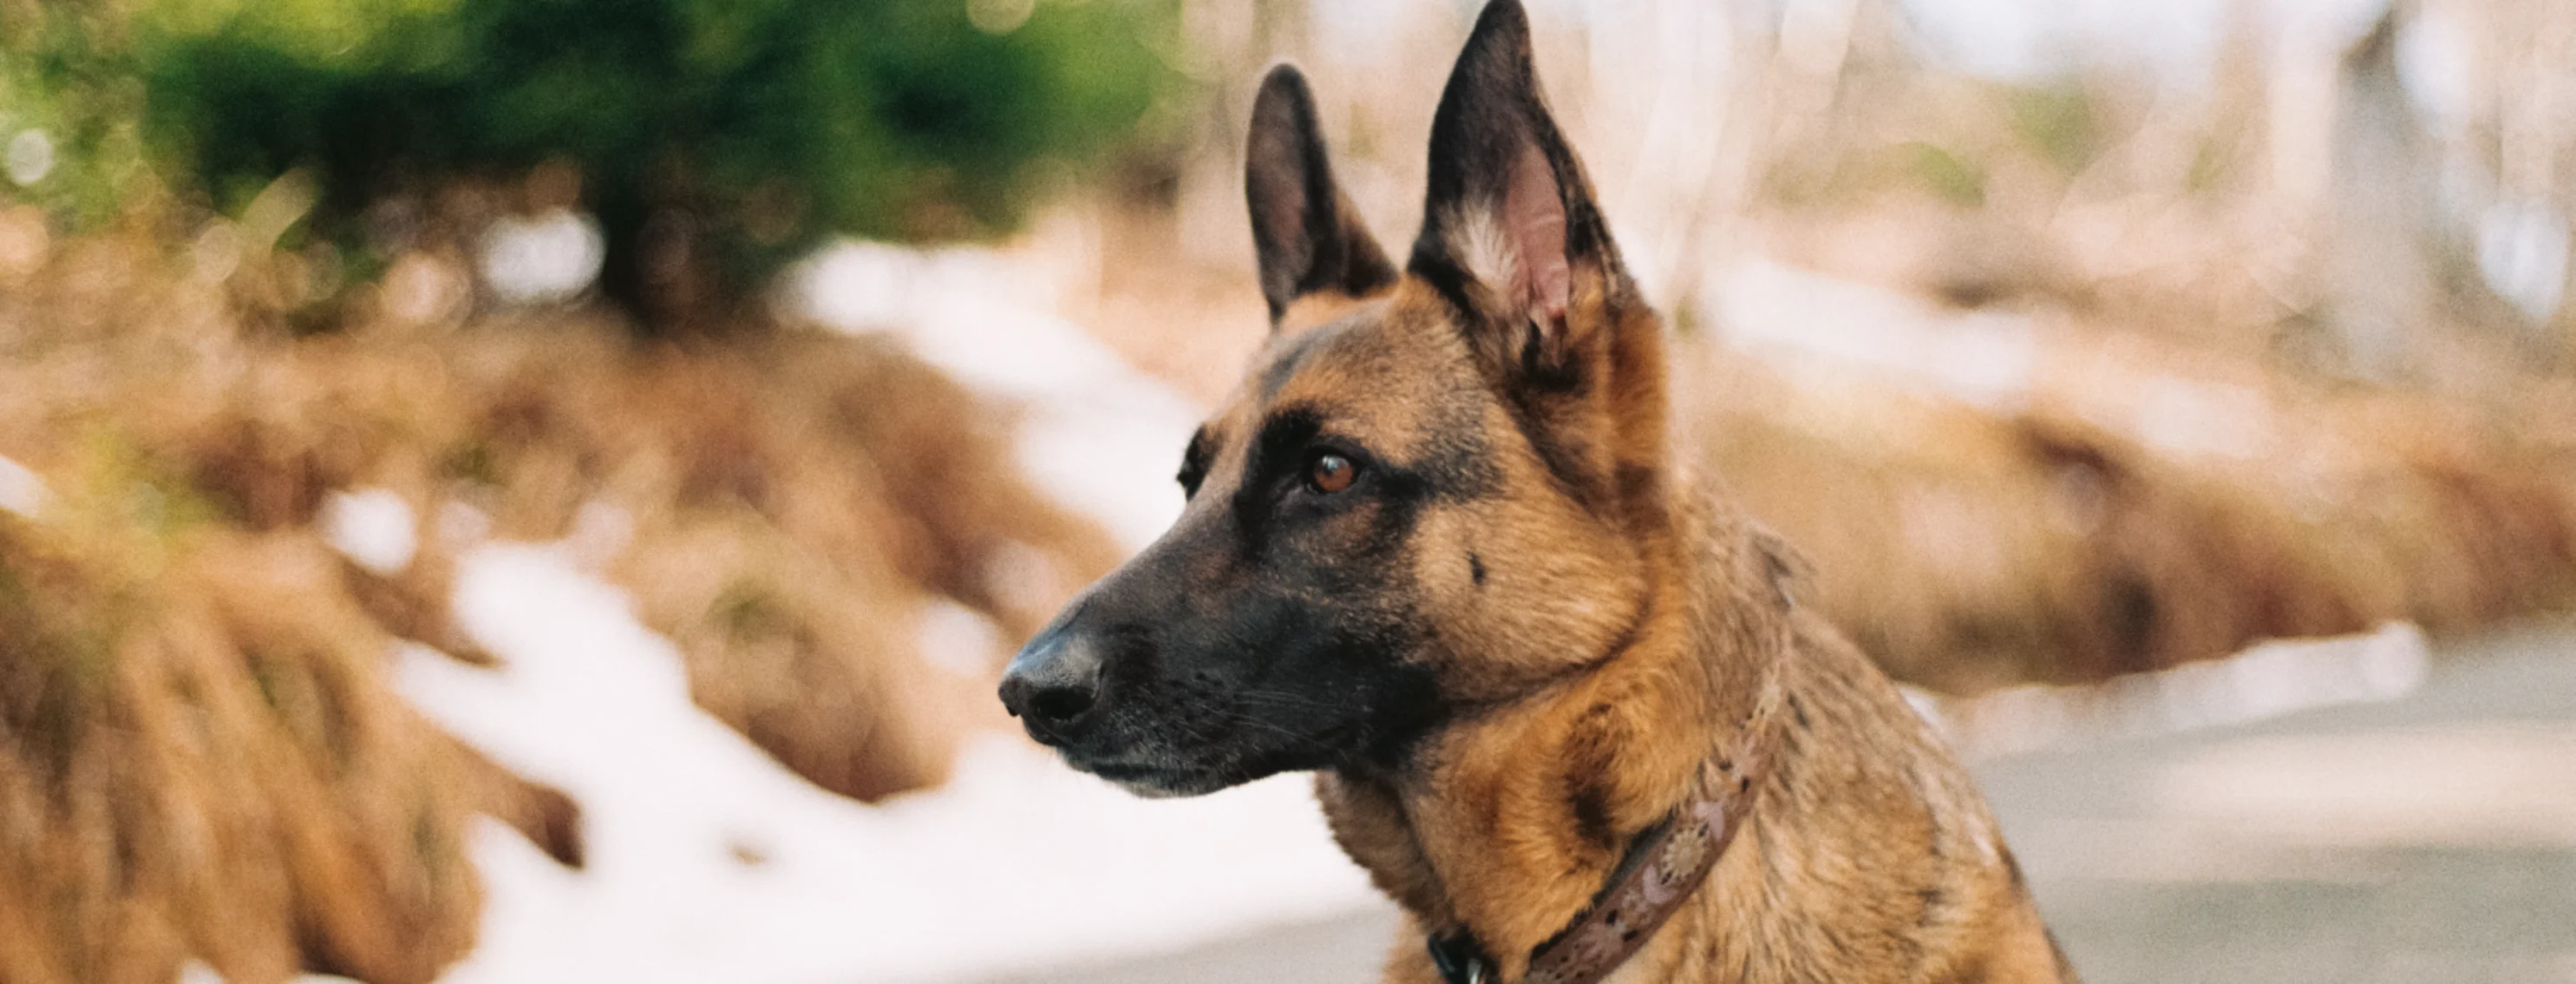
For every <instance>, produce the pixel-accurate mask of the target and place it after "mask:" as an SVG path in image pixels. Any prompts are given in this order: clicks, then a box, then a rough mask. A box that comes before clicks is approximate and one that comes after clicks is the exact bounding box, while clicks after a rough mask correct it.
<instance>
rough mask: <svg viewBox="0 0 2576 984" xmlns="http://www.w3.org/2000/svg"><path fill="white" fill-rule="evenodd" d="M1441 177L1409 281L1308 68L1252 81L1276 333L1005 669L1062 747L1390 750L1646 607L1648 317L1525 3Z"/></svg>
mask: <svg viewBox="0 0 2576 984" xmlns="http://www.w3.org/2000/svg"><path fill="white" fill-rule="evenodd" d="M1429 186H1430V187H1429V193H1428V195H1427V196H1426V198H1425V212H1424V215H1423V221H1422V232H1421V235H1420V237H1419V239H1418V240H1417V241H1416V242H1415V244H1414V247H1413V253H1412V256H1411V258H1410V260H1409V261H1408V262H1407V263H1406V265H1405V268H1404V269H1403V270H1402V271H1400V272H1399V271H1398V270H1397V269H1396V268H1395V267H1394V266H1393V265H1392V264H1391V263H1389V262H1388V260H1387V256H1386V253H1385V252H1384V251H1383V250H1381V249H1380V248H1379V246H1378V244H1377V242H1376V240H1375V239H1374V238H1372V237H1371V236H1370V235H1369V233H1368V230H1367V229H1366V228H1364V227H1363V226H1362V224H1361V222H1360V220H1359V218H1358V216H1357V215H1356V214H1355V213H1354V212H1353V210H1352V207H1351V204H1350V202H1349V200H1348V199H1347V198H1345V197H1344V196H1343V195H1342V193H1341V191H1340V190H1339V188H1338V187H1336V185H1335V184H1334V181H1333V174H1332V168H1331V166H1330V164H1329V163H1328V161H1327V159H1326V156H1325V150H1324V144H1323V140H1322V137H1321V135H1320V134H1319V133H1318V129H1317V126H1316V122H1315V112H1314V108H1313V104H1312V98H1311V96H1309V95H1308V92H1307V88H1306V83H1305V80H1304V78H1303V77H1302V76H1300V75H1299V74H1298V73H1297V71H1296V70H1295V69H1294V68H1291V67H1288V66H1284V65H1283V66H1280V67H1279V68H1276V69H1273V70H1272V71H1271V73H1270V75H1269V77H1268V78H1267V79H1266V80H1265V81H1264V82H1263V84H1262V87H1261V93H1260V96H1259V99H1258V100H1257V102H1256V104H1255V106H1254V109H1253V118H1252V128H1251V139H1250V143H1249V147H1248V150H1247V174H1246V195H1247V197H1248V199H1249V200H1250V204H1251V208H1252V229H1253V239H1254V242H1255V246H1256V248H1257V251H1258V254H1259V260H1260V271H1261V287H1262V293H1263V295H1264V296H1265V298H1266V299H1267V300H1268V302H1269V307H1270V318H1271V323H1272V333H1271V338H1270V342H1269V344H1268V345H1267V347H1266V348H1265V349H1264V351H1263V352H1262V353H1261V355H1260V356H1259V357H1258V358H1257V359H1256V360H1255V361H1254V364H1253V367H1252V370H1251V372H1250V373H1249V374H1248V375H1247V376H1246V378H1245V379H1244V381H1243V383H1242V384H1241V386H1240V388H1239V389H1238V391H1237V392H1236V394H1235V395H1234V397H1233V398H1232V400H1231V402H1230V404H1229V405H1228V406H1227V407H1226V408H1225V409H1224V411H1223V412H1221V413H1219V414H1217V415H1216V416H1215V417H1213V418H1211V419H1210V420H1208V421H1207V422H1206V424H1205V425H1203V426H1201V427H1200V428H1199V431H1198V434H1197V435H1196V436H1195V437H1194V438H1192V440H1191V441H1190V444H1189V448H1188V450H1187V452H1186V454H1185V455H1184V456H1183V458H1182V463H1181V469H1180V482H1181V485H1182V487H1183V488H1184V489H1185V490H1187V492H1188V494H1189V503H1188V505H1187V507H1186V508H1185V509H1184V511H1183V513H1182V515H1181V518H1180V520H1179V521H1178V522H1177V523H1176V524H1175V525H1174V526H1173V527H1172V529H1171V530H1170V532H1168V533H1166V534H1164V536H1163V537H1162V539H1161V540H1159V541H1157V542H1156V543H1155V544H1154V545H1153V546H1151V547H1149V548H1147V549H1146V550H1145V552H1144V553H1142V554H1140V555H1139V556H1137V557H1136V558H1135V559H1134V560H1132V561H1130V562H1128V563H1127V564H1126V566H1124V567H1121V568H1120V569H1119V570H1117V571H1116V572H1115V573H1112V574H1110V575H1109V576H1108V577H1107V578H1104V579H1102V580H1101V581H1100V583H1098V584H1096V585H1094V586H1092V587H1091V589H1090V590H1088V591H1086V592H1085V593H1084V594H1083V595H1082V596H1081V597H1080V598H1078V599H1076V600H1075V601H1074V602H1073V603H1072V604H1071V605H1069V606H1067V607H1066V609H1065V611H1064V612H1063V614H1061V615H1059V616H1058V617H1057V618H1056V620H1055V622H1054V624H1053V625H1051V626H1049V627H1048V628H1047V629H1046V630H1045V631H1043V632H1041V633H1040V634H1039V635H1038V636H1037V637H1036V638H1035V639H1033V640H1032V641H1030V642H1029V644H1028V646H1027V647H1026V648H1025V649H1023V650H1021V652H1020V654H1019V656H1018V658H1016V659H1014V660H1013V661H1012V663H1011V667H1010V670H1009V672H1008V673H1007V675H1006V676H1005V678H1004V680H1003V683H1002V700H1003V702H1004V703H1005V704H1006V705H1007V706H1008V707H1009V708H1010V710H1011V711H1012V713H1014V714H1016V715H1018V716H1019V718H1020V719H1021V721H1022V722H1023V723H1024V724H1025V725H1026V726H1027V728H1028V731H1029V733H1030V734H1031V735H1032V736H1034V737H1036V738H1037V739H1038V740H1040V741H1043V742H1046V743H1047V744H1050V745H1053V746H1055V747H1057V748H1059V749H1061V750H1062V751H1063V753H1064V755H1065V758H1066V759H1067V760H1068V761H1069V762H1071V763H1072V764H1073V765H1074V766H1076V767H1078V768H1081V769H1084V770H1086V771H1089V772H1093V773H1096V774H1099V775H1101V776H1103V777H1106V778H1108V779H1111V780H1113V781H1116V782H1118V783H1120V784H1121V785H1123V786H1125V787H1127V788H1129V789H1131V790H1134V791H1136V792H1140V793H1146V794H1156V795H1191V794H1197V793H1204V792H1209V791H1212V790H1216V789H1220V788H1223V787H1226V786H1230V785H1233V784H1236V783H1240V782H1245V781H1249V780H1252V779H1256V778H1259V777H1261V776H1264V775H1268V774H1271V773H1274V772H1280V771H1286V770H1296V769H1315V768H1348V767H1370V766H1373V767H1379V768H1391V767H1395V766H1398V765H1400V764H1401V763H1402V762H1403V761H1404V760H1405V758H1406V757H1407V754H1408V752H1409V750H1410V749H1411V748H1412V747H1413V746H1414V745H1415V743H1416V740H1417V739H1419V738H1421V737H1423V736H1424V735H1426V734H1428V733H1430V732H1431V731H1433V730H1435V729H1437V728H1439V727H1441V726H1442V725H1443V723H1444V722H1445V721H1447V720H1449V719H1450V718H1451V717H1452V716H1454V715H1457V714H1460V713H1465V712H1469V711H1471V710H1472V709H1473V708H1476V707H1478V706H1485V705H1491V704H1495V703H1500V702H1506V701H1510V700H1512V699H1514V698H1516V697H1518V696H1520V695H1523V694H1526V693H1529V692H1531V691H1532V690H1534V689H1535V688H1538V687H1541V686H1544V685H1545V684H1546V683H1548V682H1549V681H1551V680H1556V679H1561V678H1564V677H1565V676H1567V675H1569V674H1572V673H1578V672H1581V671H1582V669H1583V668H1585V667H1588V666H1590V665H1593V664H1595V663H1597V662H1599V661H1601V660H1604V659H1607V658H1609V657H1610V656H1612V655H1614V654H1615V653H1616V652H1617V651H1619V650H1620V649H1621V648H1622V647H1623V646H1625V645H1627V644H1628V642H1629V641H1630V640H1631V639H1632V638H1633V636H1634V634H1635V633H1636V632H1637V630H1638V627H1639V626H1640V624H1642V622H1643V619H1644V616H1645V612H1646V607H1647V602H1646V601H1645V599H1646V597H1647V595H1648V590H1647V587H1648V585H1647V581H1648V580H1649V578H1650V576H1651V570H1652V567H1653V563H1654V558H1653V557H1650V556H1649V555H1648V553H1647V552H1648V551H1649V550H1650V549H1654V548H1653V547H1651V546H1650V544H1653V543H1656V542H1658V540H1657V538H1655V537H1653V536H1650V535H1648V534H1650V533H1652V532H1653V531H1654V530H1655V529H1656V528H1657V527H1658V526H1659V525H1660V524H1662V523H1664V522H1666V521H1667V517H1666V516H1665V513H1664V509H1665V506H1664V502H1665V494H1664V490H1663V484H1664V481H1665V476H1664V473H1663V470H1662V469H1663V462H1664V455H1665V437H1664V429H1665V398H1664V392H1663V383H1664V367H1663V356H1662V347H1661V346H1662V342H1661V338H1660V326H1659V323H1658V322H1657V321H1656V319H1655V317H1654V315H1653V313H1652V312H1651V311H1650V310H1648V309H1647V307H1646V306H1645V304H1644V303H1643V302H1642V301H1641V300H1639V299H1638V298H1637V296H1636V289H1635V287H1634V285H1633V283H1632V282H1631V281H1630V279H1629V277H1628V275H1627V272H1626V271H1625V269H1624V268H1623V267H1622V266H1621V263H1620V260H1619V254H1618V250H1617V248H1616V247H1615V246H1614V245H1613V244H1612V242H1611V240H1610V235H1609V231H1608V229H1607V227H1606V226H1605V225H1604V224H1603V221H1602V218H1601V215H1600V213H1599V211H1598V210H1597V209H1596V208H1595V206H1594V203H1593V196H1592V190H1591V187H1590V184H1589V183H1588V182H1587V180H1586V179H1585V177H1584V173H1583V167H1582V164H1581V163H1580V162H1579V161H1577V160H1576V158H1575V155H1574V151H1573V149H1572V148H1571V147H1570V146H1568V145H1567V143H1566V142H1565V139H1564V137H1563V136H1562V135H1561V134H1560V133H1559V132H1558V130H1557V127H1556V124H1555V121H1554V120H1553V119H1552V118H1551V117H1550V115H1549V113H1548V110H1547V106H1546V103H1545V100H1544V99H1543V98H1542V97H1541V95H1540V92H1539V87H1538V80H1537V78H1536V74H1535V72H1534V70H1533V66H1532V62H1531V57H1530V35H1529V24H1528V21H1527V18H1526V16H1525V15H1524V14H1523V12H1522V11H1521V8H1520V5H1519V4H1518V3H1517V2H1514V0H1501V2H1496V3H1494V4H1492V5H1490V6H1489V7H1487V8H1486V10H1485V11H1484V13H1483V15H1482V16H1481V17H1479V18H1478V20H1477V23H1476V27H1475V30H1474V33H1473V34H1472V35H1471V36H1470V37H1469V38H1468V40H1467V44H1466V48H1465V51H1464V52H1463V53H1462V54H1461V55H1460V56H1459V59H1458V64H1457V67H1456V69H1455V70H1454V71H1453V72H1452V73H1451V76H1450V79H1449V83H1448V86H1447V88H1446V89H1445V90H1444V91H1443V92H1442V94H1441V97H1440V106H1439V109H1438V112H1437V114H1436V116H1435V119H1434V121H1433V124H1432V132H1431V155H1430V175H1429Z"/></svg>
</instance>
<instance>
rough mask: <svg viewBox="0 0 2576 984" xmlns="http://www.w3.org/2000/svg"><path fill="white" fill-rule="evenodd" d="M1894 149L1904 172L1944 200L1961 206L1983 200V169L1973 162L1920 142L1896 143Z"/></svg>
mask: <svg viewBox="0 0 2576 984" xmlns="http://www.w3.org/2000/svg"><path fill="white" fill-rule="evenodd" d="M1897 152H1898V153H1899V154H1901V155H1902V159H1903V161H1904V167H1905V169H1906V171H1907V172H1908V173H1911V174H1912V175H1914V177H1915V179H1916V180H1918V181H1920V182H1922V183H1923V186H1924V187H1925V188H1929V189H1931V191H1932V193H1933V194H1936V195H1939V196H1941V198H1942V199H1943V200H1944V201H1947V202H1949V203H1950V204H1953V205H1958V206H1961V207H1964V208H1977V207H1979V206H1982V205H1984V204H1985V203H1986V171H1985V169H1984V168H1982V167H1979V166H1978V165H1977V164H1976V163H1975V162H1973V161H1970V160H1967V159H1965V158H1962V157H1960V156H1959V155H1957V154H1953V153H1951V152H1949V151H1947V150H1944V149H1942V148H1941V147H1939V146H1937V145H1934V144H1930V143H1924V142H1922V141H1911V142H1908V143H1904V144H1900V145H1898V146H1897Z"/></svg>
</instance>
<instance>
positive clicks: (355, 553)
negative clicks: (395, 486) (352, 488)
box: [321, 489, 420, 575]
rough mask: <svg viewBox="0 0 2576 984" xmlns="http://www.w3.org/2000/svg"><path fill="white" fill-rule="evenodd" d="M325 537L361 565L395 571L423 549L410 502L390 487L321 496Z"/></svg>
mask: <svg viewBox="0 0 2576 984" xmlns="http://www.w3.org/2000/svg"><path fill="white" fill-rule="evenodd" d="M321 520H322V539H323V540H325V541H327V542H329V543H330V544H331V547H332V549H335V550H338V551H340V553H341V554H343V555H345V556H347V557H348V558H349V559H350V560H351V561H352V562H355V563H356V564H357V565H358V566H360V567H364V568H366V569H368V570H370V571H374V572H376V573H378V574H383V575H393V574H396V573H400V572H401V571H402V569H403V568H405V567H409V566H411V558H412V554H413V553H414V552H416V551H418V550H419V549H420V529H419V523H418V522H417V521H416V520H414V519H413V518H412V514H411V504H410V503H408V502H404V501H403V497H402V495H401V493H398V492H394V491H393V490H390V489H361V490H359V491H356V492H333V493H331V495H330V497H328V498H325V499H323V500H322V517H321Z"/></svg>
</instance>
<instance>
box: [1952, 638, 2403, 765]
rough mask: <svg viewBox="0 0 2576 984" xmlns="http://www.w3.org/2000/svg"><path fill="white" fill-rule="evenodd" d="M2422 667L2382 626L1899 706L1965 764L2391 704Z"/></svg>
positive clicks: (2401, 695)
mask: <svg viewBox="0 0 2576 984" xmlns="http://www.w3.org/2000/svg"><path fill="white" fill-rule="evenodd" d="M2431 666H2432V650H2431V645H2430V643H2428V642H2427V641H2426V640H2425V638H2424V631H2423V630H2422V629H2420V628H2417V627H2416V626H2415V624H2414V623H2412V622H2389V623H2387V624H2384V625H2381V626H2380V627H2379V628H2378V629H2376V630H2374V631H2371V632H2366V633H2360V634H2355V635H2346V636H2331V637H2325V638H2315V639H2274V640H2269V641H2266V642H2261V643H2257V644H2255V645H2253V646H2249V647H2247V648H2246V649H2244V650H2243V651H2241V652H2238V653H2236V654H2235V655H2232V656H2228V657H2226V658H2224V659H2214V660H2208V661H2205V662H2198V663H2186V664H2183V665H2181V666H2176V667H2172V668H2170V669H2164V670H2157V671H2154V672H2151V673H2133V674H2130V675H2128V676H2124V677H2119V678H2116V679H2113V680H2110V681H2108V682H2104V683H2098V684H2085V685H2080V686H2071V687H2060V686H2046V685H2036V684H2034V685H2029V686H2021V687H2008V688H2005V689H2002V690H1998V691H1995V692H1993V693H1990V694H1984V695H1981V696H1977V697H1968V698H1944V697H1939V696H1936V695H1932V694H1928V693H1925V692H1923V691H1919V690H1913V689H1911V688H1908V690H1907V692H1906V698H1907V699H1908V700H1909V701H1911V702H1912V703H1913V704H1914V706H1915V709H1916V710H1917V711H1920V712H1922V713H1923V714H1924V716H1925V717H1926V718H1927V719H1930V720H1931V721H1932V722H1933V723H1934V724H1935V725H1937V726H1938V727H1939V728H1940V729H1941V730H1942V731H1943V732H1945V733H1946V734H1947V736H1948V737H1949V739H1950V742H1951V745H1952V747H1954V748H1956V749H1958V750H1959V753H1960V754H1961V755H1963V756H1966V757H1968V758H1972V759H1974V758H1989V757H1993V756H2000V755H2010V754H2013V753H2016V752H2025V751H2030V750H2033V749H2038V748H2049V747H2062V746H2064V745H2066V744H2067V743H2068V742H2071V741H2075V740H2079V739H2101V738H2117V737H2126V736H2140V735H2154V734H2168V733H2173V732H2179V731H2191V730H2195V729H2199V728H2209V727H2217V726H2220V725H2229V724H2242V723H2245V722H2249V721H2260V720H2264V719H2267V718H2274V717H2279V716H2281V715H2284V714H2289V713H2293V712H2296V711H2303V710H2307V709H2309V708H2315V707H2329V706H2333V705H2337V704H2362V703H2376V702H2379V701H2388V700H2395V699H2397V698H2399V697H2403V696H2406V695H2407V694H2410V693H2413V692H2415V690H2416V689H2417V688H2418V687H2421V686H2423V685H2424V679H2425V677H2426V675H2428V674H2429V673H2430V672H2431Z"/></svg>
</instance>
